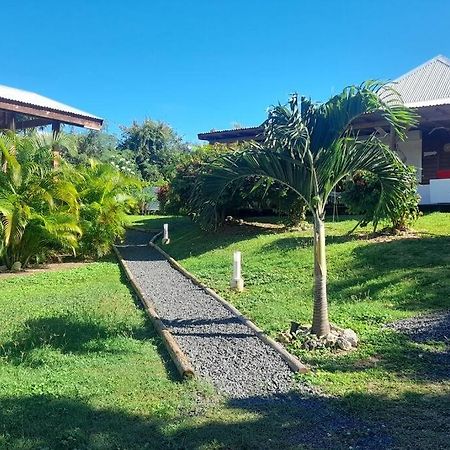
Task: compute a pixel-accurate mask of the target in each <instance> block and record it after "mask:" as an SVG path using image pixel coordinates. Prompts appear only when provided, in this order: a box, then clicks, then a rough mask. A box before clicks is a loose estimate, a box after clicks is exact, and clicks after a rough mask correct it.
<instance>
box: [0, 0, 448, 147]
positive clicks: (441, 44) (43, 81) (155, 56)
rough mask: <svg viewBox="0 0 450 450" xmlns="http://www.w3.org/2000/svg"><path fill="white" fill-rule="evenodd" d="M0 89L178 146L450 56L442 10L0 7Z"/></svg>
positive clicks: (254, 4) (152, 0)
mask: <svg viewBox="0 0 450 450" xmlns="http://www.w3.org/2000/svg"><path fill="white" fill-rule="evenodd" d="M1 11H2V26H1V34H2V42H3V44H2V46H1V47H2V55H1V59H2V65H1V69H2V70H1V72H0V84H6V85H9V86H13V87H18V88H22V89H26V90H31V91H35V92H38V93H41V94H43V95H46V96H48V97H51V98H54V99H56V100H59V101H62V102H64V103H67V104H69V105H72V106H75V107H78V108H80V109H84V110H86V111H89V112H92V113H93V114H96V115H99V116H101V117H103V118H105V119H106V121H107V123H108V124H109V130H110V131H113V132H116V131H117V130H118V126H119V125H121V124H129V123H131V121H132V120H142V119H144V118H145V117H151V118H153V119H158V120H163V121H165V122H168V123H169V124H170V125H171V126H173V127H174V128H175V129H176V130H177V131H178V132H179V133H180V134H181V135H182V136H183V137H184V138H185V139H188V140H191V141H194V140H195V139H196V135H197V133H198V132H201V131H208V130H210V129H212V128H215V129H222V128H229V127H231V126H232V125H233V123H235V122H237V123H239V124H241V125H244V126H253V125H258V124H259V123H260V122H261V121H262V120H264V118H265V114H266V109H267V107H268V106H269V105H271V104H274V103H276V102H278V101H281V102H285V101H286V100H287V97H288V95H289V93H291V92H294V91H297V92H299V93H301V94H304V95H308V96H311V97H312V98H313V99H315V100H325V99H327V98H328V97H329V96H330V95H331V94H333V93H336V92H338V91H340V90H341V89H342V88H343V87H344V86H346V85H348V84H353V83H360V82H361V81H363V80H365V79H369V78H372V79H373V78H377V79H393V78H396V77H397V76H399V75H401V74H403V73H404V72H406V71H408V70H410V69H412V68H413V67H415V66H417V65H418V64H420V63H422V62H425V61H426V60H428V59H430V58H432V57H433V56H436V55H437V54H444V55H446V56H450V33H449V30H450V25H449V24H450V0H389V1H385V0H376V1H372V0H342V1H341V0H328V1H327V0H309V1H302V0H259V1H257V0H253V1H250V0H247V1H245V0H240V1H238V0H222V1H218V0H191V1H189V0H148V1H146V0H134V1H131V0H128V1H126V0H120V1H119V0H76V1H71V2H68V1H63V2H61V1H53V0H42V1H39V2H38V1H36V0H20V1H18V0H16V1H11V0H4V1H3V2H2V5H1Z"/></svg>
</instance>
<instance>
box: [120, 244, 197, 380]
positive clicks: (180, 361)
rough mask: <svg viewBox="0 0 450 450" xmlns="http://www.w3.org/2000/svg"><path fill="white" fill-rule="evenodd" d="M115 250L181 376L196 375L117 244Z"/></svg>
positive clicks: (190, 376)
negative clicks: (143, 291) (138, 283)
mask: <svg viewBox="0 0 450 450" xmlns="http://www.w3.org/2000/svg"><path fill="white" fill-rule="evenodd" d="M113 250H114V253H115V254H116V257H117V259H118V261H119V264H120V266H121V267H122V269H123V270H124V272H125V274H126V276H127V278H128V280H129V282H130V284H131V286H132V287H133V289H134V291H135V292H136V294H137V296H138V297H139V300H140V301H141V302H142V305H143V306H144V309H145V312H146V313H147V314H148V316H149V317H150V319H151V321H152V323H153V325H154V327H155V329H156V331H157V333H158V334H159V335H160V336H161V339H162V341H163V342H164V345H165V346H166V348H167V350H168V352H169V355H170V357H171V359H172V361H173V362H174V364H175V367H176V368H177V370H178V372H179V373H180V375H181V377H182V378H183V379H186V378H193V377H195V372H194V368H193V367H192V365H191V363H190V361H189V358H188V357H187V356H186V354H185V353H184V352H183V350H181V348H180V346H179V345H178V342H177V341H176V339H175V338H174V337H173V335H172V333H171V332H170V330H169V329H168V328H167V327H166V326H165V325H164V323H163V322H162V320H161V319H160V317H159V315H158V313H157V312H156V310H155V308H154V306H153V305H152V304H151V302H150V301H149V299H147V298H145V297H144V294H143V293H142V291H141V290H140V289H139V287H138V285H137V283H136V280H135V278H134V276H133V274H132V273H131V271H130V270H129V269H128V267H127V265H126V264H125V261H124V260H123V258H122V256H121V254H120V252H119V250H118V249H117V247H116V246H115V245H114V246H113Z"/></svg>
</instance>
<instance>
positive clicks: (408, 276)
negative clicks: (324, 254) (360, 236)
mask: <svg viewBox="0 0 450 450" xmlns="http://www.w3.org/2000/svg"><path fill="white" fill-rule="evenodd" d="M351 253H352V257H353V260H354V263H353V265H352V268H351V272H350V273H346V275H345V277H342V278H340V277H334V278H332V279H330V280H329V292H330V297H331V298H333V300H335V301H345V302H348V301H351V299H352V298H354V299H355V301H358V300H357V299H358V298H359V295H358V294H360V292H358V291H360V289H361V285H364V289H365V290H366V291H367V293H368V294H369V295H370V296H371V297H374V296H379V295H381V293H382V292H383V291H384V290H385V289H387V288H390V287H392V286H395V285H397V287H399V288H400V290H399V291H398V292H396V293H395V295H391V299H392V301H393V302H394V303H395V308H397V309H404V310H412V311H414V310H424V309H430V310H431V309H442V308H444V307H450V285H449V284H448V282H447V279H448V277H449V275H450V269H449V267H450V236H439V235H435V236H433V237H421V238H418V239H396V240H393V241H388V242H375V243H370V242H369V243H367V244H366V245H361V246H357V247H355V248H354V249H353V250H352V251H351ZM355 294H356V295H355Z"/></svg>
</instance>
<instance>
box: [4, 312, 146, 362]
mask: <svg viewBox="0 0 450 450" xmlns="http://www.w3.org/2000/svg"><path fill="white" fill-rule="evenodd" d="M127 335H128V336H133V338H135V339H143V338H144V336H143V335H142V333H140V332H138V331H137V330H130V329H129V328H128V327H125V326H121V325H120V324H115V326H114V327H112V328H108V327H105V326H102V325H99V324H98V323H95V321H88V320H85V321H83V320H79V319H76V318H72V317H70V316H55V317H45V318H40V319H30V320H27V321H26V322H25V323H24V324H23V327H22V329H21V330H20V331H17V332H16V333H14V334H13V336H12V337H11V339H10V340H9V341H7V342H5V343H4V344H3V345H1V347H0V357H5V358H6V359H7V361H9V362H10V363H12V364H15V365H17V364H22V363H25V364H26V363H27V361H28V362H32V361H33V363H32V364H36V363H37V362H36V360H34V359H33V358H29V357H30V356H31V354H32V352H33V351H34V350H36V349H40V348H52V349H54V350H58V351H59V352H61V353H63V354H70V353H74V354H80V353H100V352H102V353H122V352H123V351H122V350H118V349H114V348H110V346H109V345H106V342H105V341H106V340H107V339H109V338H113V337H117V336H127Z"/></svg>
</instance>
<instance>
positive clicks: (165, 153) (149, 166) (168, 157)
mask: <svg viewBox="0 0 450 450" xmlns="http://www.w3.org/2000/svg"><path fill="white" fill-rule="evenodd" d="M118 149H119V150H121V151H126V150H129V151H131V152H132V153H133V155H134V160H135V162H136V164H137V167H138V169H139V172H140V174H141V176H142V178H143V179H144V180H146V181H152V182H157V181H160V180H161V179H164V178H167V177H169V176H170V174H171V172H172V171H173V168H174V165H175V164H176V163H177V161H178V159H179V158H180V157H182V155H183V153H185V152H187V151H189V148H188V146H187V145H186V144H185V143H183V141H182V139H181V137H180V136H178V135H177V134H176V132H175V131H174V130H173V129H172V128H170V127H169V126H168V125H167V124H165V123H163V122H157V121H153V120H151V119H146V120H144V122H143V123H142V124H139V123H137V122H133V124H132V125H131V126H129V127H122V137H121V139H120V142H119V145H118Z"/></svg>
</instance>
